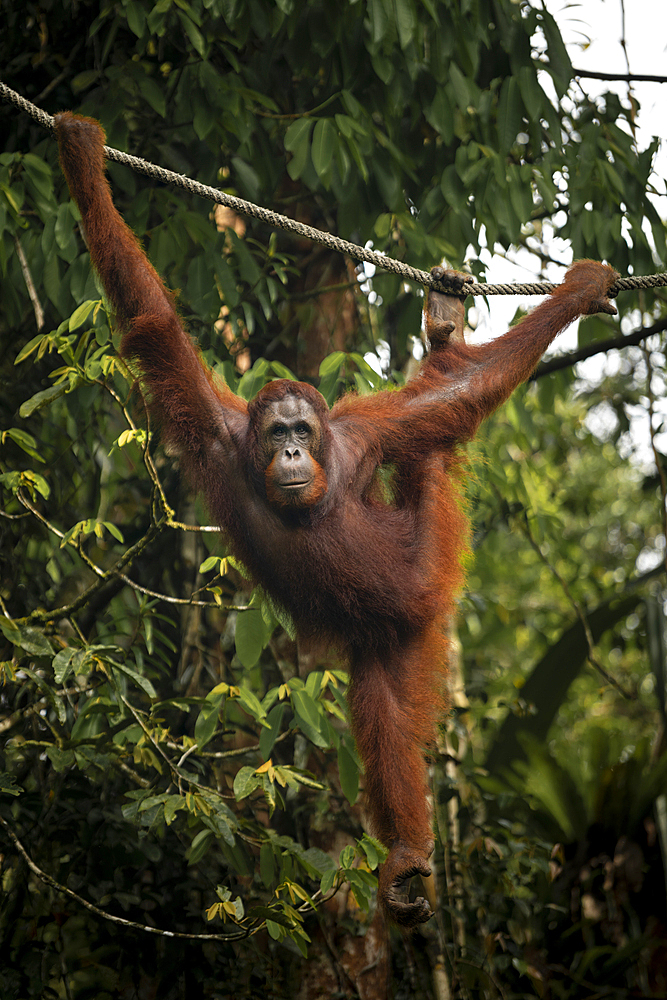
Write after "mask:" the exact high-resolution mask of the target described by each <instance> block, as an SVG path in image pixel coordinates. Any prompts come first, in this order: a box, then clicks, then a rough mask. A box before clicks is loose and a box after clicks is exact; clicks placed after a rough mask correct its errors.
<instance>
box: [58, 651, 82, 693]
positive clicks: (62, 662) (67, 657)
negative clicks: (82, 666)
mask: <svg viewBox="0 0 667 1000" xmlns="http://www.w3.org/2000/svg"><path fill="white" fill-rule="evenodd" d="M77 652H78V650H76V649H73V648H72V647H71V646H68V647H67V649H61V650H60V652H59V653H56V655H55V656H54V658H53V677H54V680H55V682H56V684H62V683H63V681H64V680H66V678H67V677H68V676H69V675H70V673H71V672H72V670H73V668H74V663H73V662H72V659H73V657H74V655H75V654H76V653H77Z"/></svg>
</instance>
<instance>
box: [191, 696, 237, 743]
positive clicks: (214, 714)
mask: <svg viewBox="0 0 667 1000" xmlns="http://www.w3.org/2000/svg"><path fill="white" fill-rule="evenodd" d="M228 691H229V686H228V685H227V684H218V685H217V686H216V687H214V688H213V690H212V691H209V693H208V694H207V695H206V698H205V699H204V704H203V705H202V707H201V710H200V712H199V715H198V716H197V721H196V722H195V740H196V741H197V746H198V748H199V749H200V750H201V749H202V748H203V747H205V746H206V744H207V743H208V741H209V740H210V739H211V737H212V736H213V734H214V732H215V730H216V729H217V726H218V719H219V716H220V709H221V708H222V704H223V702H224V700H225V697H226V695H227V693H228Z"/></svg>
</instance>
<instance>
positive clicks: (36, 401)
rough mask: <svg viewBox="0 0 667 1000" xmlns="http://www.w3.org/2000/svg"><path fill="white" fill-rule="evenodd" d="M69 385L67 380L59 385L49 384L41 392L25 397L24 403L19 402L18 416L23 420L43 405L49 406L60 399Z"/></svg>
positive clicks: (42, 407)
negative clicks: (28, 397)
mask: <svg viewBox="0 0 667 1000" xmlns="http://www.w3.org/2000/svg"><path fill="white" fill-rule="evenodd" d="M69 388H70V387H69V385H68V383H67V382H62V383H61V384H60V385H51V386H49V388H48V389H42V390H41V392H36V393H35V395H34V396H31V397H30V399H26V401H25V403H21V406H20V407H19V416H20V417H22V418H23V419H24V420H27V418H28V417H31V416H32V415H33V413H37V411H38V410H42V409H44V407H45V406H50V405H51V403H53V402H54V401H55V400H56V399H60V397H61V396H64V395H65V393H66V392H69Z"/></svg>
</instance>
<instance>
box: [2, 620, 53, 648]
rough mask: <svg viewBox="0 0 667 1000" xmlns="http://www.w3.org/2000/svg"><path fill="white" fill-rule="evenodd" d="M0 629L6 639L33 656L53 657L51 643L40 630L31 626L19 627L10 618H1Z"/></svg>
mask: <svg viewBox="0 0 667 1000" xmlns="http://www.w3.org/2000/svg"><path fill="white" fill-rule="evenodd" d="M0 629H1V630H2V632H3V634H4V636H5V638H6V639H9V641H10V642H13V643H14V645H15V646H20V647H21V649H25V651H26V653H30V655H31V656H53V648H52V646H51V643H50V642H49V640H48V639H47V638H46V636H45V635H43V633H42V632H40V631H39V629H36V628H33V627H32V626H31V625H21V626H18V625H16V624H15V623H14V622H13V621H11V619H9V618H0Z"/></svg>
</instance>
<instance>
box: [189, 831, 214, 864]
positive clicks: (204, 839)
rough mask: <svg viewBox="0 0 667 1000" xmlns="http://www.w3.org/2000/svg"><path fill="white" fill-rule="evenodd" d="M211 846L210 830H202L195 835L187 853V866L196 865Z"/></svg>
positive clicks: (211, 836)
mask: <svg viewBox="0 0 667 1000" xmlns="http://www.w3.org/2000/svg"><path fill="white" fill-rule="evenodd" d="M212 845H213V834H212V833H211V831H210V830H202V831H201V832H200V833H198V834H197V836H196V837H195V839H194V840H193V841H192V844H191V845H190V849H189V851H188V853H187V858H188V864H189V865H196V864H197V863H198V862H199V861H201V859H202V858H203V857H204V855H205V854H206V852H207V851H208V849H209V847H211V846H212Z"/></svg>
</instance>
